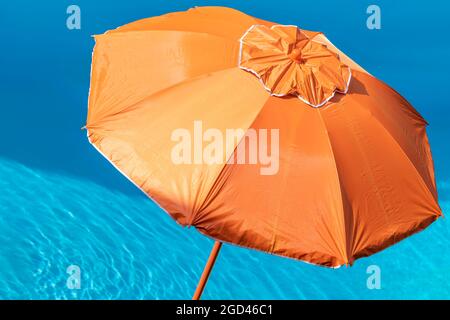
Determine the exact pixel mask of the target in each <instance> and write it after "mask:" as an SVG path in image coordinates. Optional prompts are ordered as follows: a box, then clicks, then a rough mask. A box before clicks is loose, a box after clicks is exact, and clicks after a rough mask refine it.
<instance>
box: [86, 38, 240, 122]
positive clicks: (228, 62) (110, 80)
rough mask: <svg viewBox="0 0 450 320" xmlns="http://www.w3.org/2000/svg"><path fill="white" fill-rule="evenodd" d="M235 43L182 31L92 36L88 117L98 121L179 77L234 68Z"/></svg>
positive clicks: (176, 82)
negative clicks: (93, 37) (93, 44)
mask: <svg viewBox="0 0 450 320" xmlns="http://www.w3.org/2000/svg"><path fill="white" fill-rule="evenodd" d="M238 49H239V47H238V44H237V43H236V42H233V41H230V40H226V39H224V38H222V37H218V36H214V35H209V34H204V33H193V32H183V31H145V32H139V31H136V32H128V33H114V34H104V35H100V36H96V45H95V48H94V54H93V61H92V75H91V77H92V79H91V89H90V96H89V112H88V122H89V124H90V125H91V126H92V125H98V124H99V122H100V121H103V120H104V119H105V118H107V117H108V116H109V115H114V114H116V113H119V112H122V111H126V109H127V108H132V107H133V106H134V104H136V103H138V102H139V101H141V100H142V99H144V98H146V97H148V96H150V95H152V94H154V93H156V92H158V91H161V90H164V89H167V88H169V87H170V86H173V85H176V84H178V83H180V82H183V81H186V80H189V79H191V78H194V77H198V76H201V75H204V74H208V73H211V72H214V71H218V70H223V69H227V68H234V67H236V61H237V59H238Z"/></svg>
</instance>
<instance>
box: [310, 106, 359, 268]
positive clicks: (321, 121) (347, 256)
mask: <svg viewBox="0 0 450 320" xmlns="http://www.w3.org/2000/svg"><path fill="white" fill-rule="evenodd" d="M315 110H316V111H317V113H318V115H319V118H320V123H321V124H322V128H323V130H324V131H325V135H326V137H327V144H328V147H329V151H330V154H331V157H332V163H333V169H334V171H335V174H336V175H335V176H336V180H337V187H338V189H339V199H340V205H341V210H342V219H341V221H342V232H343V234H342V235H343V239H342V240H344V242H345V243H344V250H345V252H343V254H344V257H343V258H344V260H345V263H346V264H348V263H349V255H348V252H349V249H350V248H349V241H347V239H348V237H347V227H346V225H347V224H346V212H345V208H344V203H343V201H344V199H343V194H342V188H341V181H340V178H339V171H338V168H337V166H336V159H335V156H334V151H333V146H332V144H331V139H330V135H329V133H328V129H327V127H326V125H325V121H324V120H323V117H322V113H321V111H320V110H319V109H318V108H316V109H315ZM350 236H352V235H350ZM338 248H339V247H338ZM341 254H342V252H341Z"/></svg>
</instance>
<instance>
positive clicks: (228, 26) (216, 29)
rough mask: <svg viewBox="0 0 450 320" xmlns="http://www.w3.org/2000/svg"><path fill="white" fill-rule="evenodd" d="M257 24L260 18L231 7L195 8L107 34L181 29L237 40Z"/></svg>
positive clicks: (133, 23)
mask: <svg viewBox="0 0 450 320" xmlns="http://www.w3.org/2000/svg"><path fill="white" fill-rule="evenodd" d="M255 23H258V21H257V19H255V18H253V17H251V16H249V15H247V14H245V13H243V12H240V11H237V10H234V9H231V8H225V7H196V8H191V9H189V10H187V11H181V12H172V13H168V14H164V15H162V16H158V17H151V18H146V19H141V20H138V21H135V22H132V23H128V24H126V25H123V26H121V27H119V28H117V29H114V30H111V31H108V33H116V32H128V31H137V30H139V31H146V30H182V31H191V32H201V33H207V34H212V35H216V36H221V37H225V38H228V39H232V40H238V39H239V38H240V37H241V36H242V34H243V33H244V32H245V30H247V29H248V28H249V27H250V26H251V25H253V24H255Z"/></svg>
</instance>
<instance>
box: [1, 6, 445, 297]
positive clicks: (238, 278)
mask: <svg viewBox="0 0 450 320" xmlns="http://www.w3.org/2000/svg"><path fill="white" fill-rule="evenodd" d="M302 2H305V4H302ZM306 2H307V3H306ZM72 3H73V4H77V5H78V6H80V8H81V14H82V29H81V30H74V31H69V30H68V29H67V28H66V25H65V20H66V17H67V15H66V13H65V12H66V8H67V6H68V5H69V4H72ZM205 4H215V5H227V6H231V7H235V8H237V9H240V10H243V11H246V12H248V13H250V14H253V15H255V16H259V17H262V18H265V19H268V20H273V21H277V22H280V23H283V24H296V25H299V26H300V27H304V28H306V29H311V30H314V29H316V30H321V31H324V32H325V34H326V35H327V36H328V37H329V38H330V39H331V41H333V43H335V44H336V45H337V46H338V47H340V48H341V49H342V50H343V51H345V52H346V53H348V54H349V55H350V56H352V57H353V58H354V59H355V60H356V61H357V62H359V63H360V64H361V65H362V66H364V67H365V68H366V69H367V70H369V71H370V72H371V73H372V74H374V75H375V76H377V77H379V78H381V79H382V80H384V81H386V82H387V83H389V84H390V85H392V86H393V87H394V88H395V89H397V90H398V91H399V92H400V93H402V94H403V95H404V96H405V97H406V98H407V99H408V100H409V101H410V102H412V104H413V105H414V106H415V107H416V108H417V109H418V110H419V112H421V114H422V115H423V116H424V117H425V118H426V119H427V120H428V121H429V123H430V127H429V129H428V134H429V138H430V143H431V146H432V151H433V156H434V160H435V167H436V177H437V181H438V191H439V197H440V204H441V207H442V209H443V211H444V213H448V212H449V210H448V209H449V208H450V171H449V165H450V160H449V157H450V151H449V147H448V141H449V138H450V129H448V126H447V121H448V119H449V116H450V108H449V107H450V106H449V102H448V98H447V92H448V88H447V85H448V79H447V77H448V74H449V71H450V64H449V61H448V59H446V58H447V57H448V56H449V54H450V46H449V44H448V43H445V42H444V40H445V39H446V37H447V34H448V31H449V30H450V28H449V27H450V22H449V20H448V19H447V14H448V12H450V4H447V3H446V2H444V1H436V2H435V3H434V4H433V6H431V5H430V6H427V2H420V3H417V4H416V3H414V4H412V3H411V2H410V1H405V0H398V1H395V3H394V1H388V0H383V1H380V0H374V1H370V2H367V1H353V0H347V1H324V0H317V1H314V2H313V1H276V2H273V1H258V2H254V1H245V2H243V1H188V0H186V1H144V0H140V1H133V2H131V1H124V2H123V3H122V4H119V3H115V2H111V1H105V0H102V1H95V2H94V1H75V2H71V3H69V2H67V3H66V2H65V1H58V2H56V1H55V2H50V1H46V2H44V1H39V2H37V1H31V0H30V1H15V2H4V3H2V4H1V10H0V30H2V31H3V34H2V50H0V61H1V63H2V64H1V65H2V67H1V75H2V78H1V80H0V84H1V85H0V97H1V98H2V102H1V104H0V108H1V114H2V116H1V118H0V119H1V120H2V121H1V122H2V123H1V126H0V137H1V138H0V248H1V253H0V298H3V299H13V298H20V299H30V298H32V299H46V298H50V299H170V298H173V299H183V298H190V297H191V295H192V293H193V291H194V289H195V285H196V282H197V280H198V277H199V275H200V273H201V271H202V269H203V266H204V262H205V260H206V258H207V256H208V254H209V250H210V248H211V246H212V241H211V240H210V239H207V238H205V237H203V236H202V235H200V234H199V233H198V232H197V231H196V230H195V229H194V228H191V229H186V228H181V227H180V226H178V225H177V224H176V223H175V222H173V221H172V219H170V218H169V217H168V216H167V215H166V214H165V213H164V212H162V211H161V210H160V209H159V208H158V206H157V205H156V204H154V203H152V202H151V201H150V200H149V199H148V198H146V197H145V196H144V195H143V194H141V192H140V191H139V190H137V189H136V188H135V187H134V186H133V185H132V184H131V183H129V182H128V180H127V179H126V178H124V177H122V176H121V175H120V174H119V173H118V172H116V171H115V169H114V168H113V167H112V166H110V165H109V164H108V163H107V161H106V160H104V159H103V158H102V157H101V155H99V154H98V153H97V152H96V151H95V150H94V148H92V147H91V146H90V145H89V144H88V142H87V139H86V137H85V132H82V131H80V127H81V126H83V125H84V121H85V116H86V104H87V92H88V88H89V70H90V58H91V51H92V46H93V40H92V39H91V37H90V35H92V34H97V33H102V32H103V31H105V30H107V29H111V28H115V27H117V26H119V25H121V24H124V23H127V22H130V21H133V20H136V19H139V18H143V17H147V16H153V15H158V14H162V13H165V12H169V11H175V10H184V9H187V8H189V7H192V6H194V5H205ZM369 4H378V5H379V6H380V8H381V10H382V29H381V30H377V31H373V30H372V31H371V30H368V29H367V28H366V24H365V21H366V18H367V15H366V13H365V10H366V8H367V6H368V5H369ZM441 60H444V61H441ZM449 248H450V224H449V222H448V219H440V220H438V221H437V222H436V223H434V224H433V225H431V226H430V227H429V228H427V229H426V230H425V231H423V232H421V233H419V234H417V235H414V236H412V237H410V238H408V239H406V240H404V241H402V242H401V243H399V244H397V245H395V246H393V247H391V248H388V249H386V250H385V251H383V252H381V253H379V254H376V255H374V256H372V257H369V258H365V259H361V260H358V261H357V262H356V264H355V265H354V267H352V268H340V269H337V270H332V269H326V268H321V267H316V266H312V265H308V264H305V263H302V262H298V261H294V260H290V259H286V258H281V257H275V256H271V255H268V254H264V253H260V252H256V251H252V250H247V249H243V248H237V247H232V246H229V245H224V247H223V249H222V251H221V253H220V256H219V259H218V260H217V263H216V266H215V268H214V271H213V273H212V275H211V278H210V281H209V283H208V286H207V289H206V291H205V293H204V298H209V299H218V298H223V299H231V298H242V299H253V298H254V299H258V298H259V299H268V298H275V299H284V298H289V299H328V298H338V299H352V298H362V299H377V298H396V299H402V298H411V299H418V298H450V281H449V280H450V250H449ZM373 264H376V265H378V266H379V267H380V268H381V275H382V277H381V289H380V290H369V289H368V288H367V285H366V280H367V278H368V274H367V273H366V270H367V267H368V266H370V265H373ZM69 265H78V266H79V267H80V270H81V288H80V289H79V290H74V289H69V288H68V287H67V286H66V281H67V277H68V274H67V273H66V269H67V267H68V266H69Z"/></svg>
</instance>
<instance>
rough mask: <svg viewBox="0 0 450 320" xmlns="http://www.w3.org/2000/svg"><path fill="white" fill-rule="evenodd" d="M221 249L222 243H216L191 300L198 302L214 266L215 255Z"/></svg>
mask: <svg viewBox="0 0 450 320" xmlns="http://www.w3.org/2000/svg"><path fill="white" fill-rule="evenodd" d="M221 247H222V242H220V241H216V242H215V243H214V246H213V248H212V250H211V253H210V254H209V258H208V261H207V262H206V265H205V269H203V273H202V276H201V278H200V281H199V282H198V285H197V289H195V293H194V296H193V297H192V300H200V297H201V295H202V293H203V289H205V285H206V282H207V281H208V278H209V275H210V273H211V270H212V268H213V266H214V262H216V258H217V255H218V254H219V251H220V248H221Z"/></svg>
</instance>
